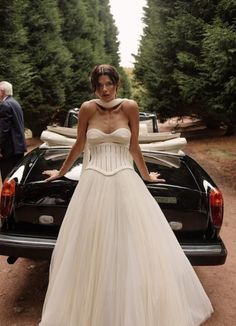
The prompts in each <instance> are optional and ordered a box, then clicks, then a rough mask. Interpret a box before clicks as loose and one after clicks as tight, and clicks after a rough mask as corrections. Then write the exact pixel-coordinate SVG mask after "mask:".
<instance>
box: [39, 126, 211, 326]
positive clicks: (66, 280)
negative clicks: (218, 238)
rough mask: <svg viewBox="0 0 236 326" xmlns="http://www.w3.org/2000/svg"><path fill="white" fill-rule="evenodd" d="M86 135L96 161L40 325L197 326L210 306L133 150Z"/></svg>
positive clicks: (122, 138)
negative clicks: (138, 169) (136, 168)
mask: <svg viewBox="0 0 236 326" xmlns="http://www.w3.org/2000/svg"><path fill="white" fill-rule="evenodd" d="M130 136H131V133H130V130H129V129H127V128H119V129H117V130H115V131H114V132H112V133H110V134H106V133H104V132H102V131H101V130H98V129H89V130H88V131H87V141H88V145H89V148H90V155H91V159H90V161H89V163H88V165H87V166H86V168H85V171H84V172H83V174H82V176H81V178H80V181H79V184H78V186H77V188H76V190H75V192H74V195H73V197H72V199H71V202H70V204H69V207H68V210H67V213H66V216H65V218H64V222H63V224H62V227H61V230H60V233H59V237H58V241H57V244H56V247H55V249H54V252H53V257H52V262H51V269H50V280H49V286H48V291H47V295H46V299H45V303H44V309H43V315H42V321H41V323H40V326H197V325H200V324H201V323H202V322H203V321H204V320H206V319H207V318H208V317H209V316H210V315H211V313H212V311H213V309H212V306H211V303H210V301H209V299H208V297H207V295H206V293H205V291H204V289H203V287H202V285H201V283H200V281H199V279H198V278H197V276H196V274H195V272H194V270H193V268H192V266H191V265H190V263H189V261H188V259H187V258H186V256H185V255H184V253H183V251H182V249H181V247H180V245H179V243H178V241H177V240H176V238H175V236H174V234H173V232H172V230H171V228H170V226H169V224H168V222H167V221H166V219H165V217H164V215H163V213H162V211H161V209H160V208H159V206H158V204H157V203H156V201H155V199H154V198H153V197H152V196H151V195H150V193H149V191H148V190H147V188H146V186H145V184H144V183H143V181H142V179H141V178H140V177H139V176H138V174H137V173H136V172H135V171H134V169H133V163H132V158H131V155H130V153H129V141H130Z"/></svg>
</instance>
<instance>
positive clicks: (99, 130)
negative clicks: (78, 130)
mask: <svg viewBox="0 0 236 326" xmlns="http://www.w3.org/2000/svg"><path fill="white" fill-rule="evenodd" d="M123 129H125V130H127V131H128V132H130V129H128V128H126V127H120V128H117V129H115V130H114V131H112V132H109V133H108V132H104V131H102V130H101V129H98V128H89V129H88V130H87V132H89V131H91V130H96V131H98V132H100V133H102V134H103V135H112V134H114V133H116V132H118V131H119V130H123Z"/></svg>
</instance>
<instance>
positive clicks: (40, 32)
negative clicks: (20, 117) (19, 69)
mask: <svg viewBox="0 0 236 326" xmlns="http://www.w3.org/2000/svg"><path fill="white" fill-rule="evenodd" d="M25 24H26V26H27V29H28V44H27V48H26V51H27V52H28V54H29V57H30V61H31V64H32V67H33V79H32V87H31V90H30V92H29V91H28V90H25V92H24V94H22V96H24V99H25V100H24V102H25V108H26V109H27V111H26V119H27V121H28V125H29V127H30V128H31V130H32V131H33V133H34V135H39V134H40V133H41V131H42V130H43V129H44V128H45V127H46V125H47V124H48V122H49V121H50V119H51V117H52V115H53V114H54V112H55V111H56V110H58V109H60V108H61V107H63V106H64V104H65V84H66V82H67V78H68V76H69V73H70V64H71V61H70V60H71V58H70V54H69V52H68V50H67V49H66V47H65V46H64V44H63V41H62V39H61V35H60V32H61V29H60V24H61V21H60V16H59V11H58V7H57V4H56V2H55V1H53V0H41V1H37V0H31V1H29V2H28V7H27V10H26V17H25Z"/></svg>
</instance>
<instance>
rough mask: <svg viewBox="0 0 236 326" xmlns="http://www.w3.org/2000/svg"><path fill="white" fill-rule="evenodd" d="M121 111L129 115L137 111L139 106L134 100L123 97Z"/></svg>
mask: <svg viewBox="0 0 236 326" xmlns="http://www.w3.org/2000/svg"><path fill="white" fill-rule="evenodd" d="M122 108H123V111H124V112H125V113H126V114H127V115H128V116H129V115H133V114H134V113H136V114H137V113H138V112H139V107H138V104H137V102H136V101H134V100H128V99H125V100H124V102H123V105H122Z"/></svg>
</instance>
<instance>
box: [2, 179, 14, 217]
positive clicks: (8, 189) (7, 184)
mask: <svg viewBox="0 0 236 326" xmlns="http://www.w3.org/2000/svg"><path fill="white" fill-rule="evenodd" d="M15 188H16V182H15V180H8V179H7V180H5V181H4V183H3V186H2V191H1V201H0V216H1V217H2V218H6V217H8V216H9V215H10V214H11V211H12V206H13V200H14V197H15Z"/></svg>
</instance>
